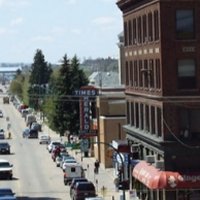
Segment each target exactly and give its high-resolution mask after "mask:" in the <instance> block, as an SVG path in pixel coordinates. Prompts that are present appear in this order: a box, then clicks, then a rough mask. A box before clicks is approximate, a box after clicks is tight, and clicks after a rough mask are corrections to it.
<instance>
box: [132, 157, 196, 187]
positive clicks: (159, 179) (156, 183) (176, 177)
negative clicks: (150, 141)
mask: <svg viewBox="0 0 200 200" xmlns="http://www.w3.org/2000/svg"><path fill="white" fill-rule="evenodd" d="M133 176H134V177H135V178H136V179H138V180H139V181H140V182H142V183H143V184H144V185H146V186H147V187H148V188H149V189H166V188H167V189H173V188H199V187H200V173H193V174H191V173H190V174H181V173H178V172H172V171H161V170H159V169H157V168H156V167H154V166H153V165H150V164H149V163H147V162H145V161H140V162H139V163H138V164H136V166H135V167H134V169H133Z"/></svg>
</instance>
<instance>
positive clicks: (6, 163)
mask: <svg viewBox="0 0 200 200" xmlns="http://www.w3.org/2000/svg"><path fill="white" fill-rule="evenodd" d="M3 167H10V163H9V162H0V168H3Z"/></svg>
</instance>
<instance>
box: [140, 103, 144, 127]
mask: <svg viewBox="0 0 200 200" xmlns="http://www.w3.org/2000/svg"><path fill="white" fill-rule="evenodd" d="M140 129H141V130H143V129H144V105H143V104H142V103H141V104H140Z"/></svg>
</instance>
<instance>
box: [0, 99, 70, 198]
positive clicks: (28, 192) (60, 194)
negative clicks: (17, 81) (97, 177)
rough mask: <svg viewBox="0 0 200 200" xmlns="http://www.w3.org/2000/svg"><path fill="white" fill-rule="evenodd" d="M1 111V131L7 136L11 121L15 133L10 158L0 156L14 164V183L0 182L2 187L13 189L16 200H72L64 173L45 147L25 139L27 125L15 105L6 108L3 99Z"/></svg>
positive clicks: (0, 106) (11, 141) (35, 141)
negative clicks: (24, 133)
mask: <svg viewBox="0 0 200 200" xmlns="http://www.w3.org/2000/svg"><path fill="white" fill-rule="evenodd" d="M0 109H1V110H2V111H3V114H4V117H3V118H0V128H3V129H4V130H5V131H6V133H7V132H8V131H7V124H8V121H6V117H9V123H10V124H11V129H10V130H11V133H12V139H9V140H7V141H8V142H9V144H10V145H11V154H10V155H0V158H4V159H7V160H9V161H10V163H11V164H13V180H0V187H10V188H11V189H12V190H13V192H15V194H16V196H17V199H44V200H45V199H48V200H54V199H70V197H69V187H67V186H65V185H64V183H63V172H62V171H61V169H60V168H57V167H56V165H55V163H54V162H53V161H52V159H51V157H50V154H49V153H48V151H47V149H46V145H40V144H39V142H38V139H25V138H23V137H22V130H23V129H24V128H25V127H26V125H25V121H24V119H23V118H22V117H21V114H20V113H19V112H18V111H17V109H16V108H15V107H14V106H13V105H12V103H10V104H3V100H2V98H0Z"/></svg>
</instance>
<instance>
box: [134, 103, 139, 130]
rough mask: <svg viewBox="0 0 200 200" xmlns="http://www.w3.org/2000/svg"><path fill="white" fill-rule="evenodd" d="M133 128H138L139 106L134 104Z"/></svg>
mask: <svg viewBox="0 0 200 200" xmlns="http://www.w3.org/2000/svg"><path fill="white" fill-rule="evenodd" d="M135 127H136V128H139V105H138V103H135Z"/></svg>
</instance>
